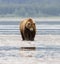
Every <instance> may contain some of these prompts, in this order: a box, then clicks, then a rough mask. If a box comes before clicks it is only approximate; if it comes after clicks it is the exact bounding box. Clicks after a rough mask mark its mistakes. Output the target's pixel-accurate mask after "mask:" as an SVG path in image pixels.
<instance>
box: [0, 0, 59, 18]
mask: <svg viewBox="0 0 60 64" xmlns="http://www.w3.org/2000/svg"><path fill="white" fill-rule="evenodd" d="M51 16H52V17H53V16H60V0H0V17H51Z"/></svg>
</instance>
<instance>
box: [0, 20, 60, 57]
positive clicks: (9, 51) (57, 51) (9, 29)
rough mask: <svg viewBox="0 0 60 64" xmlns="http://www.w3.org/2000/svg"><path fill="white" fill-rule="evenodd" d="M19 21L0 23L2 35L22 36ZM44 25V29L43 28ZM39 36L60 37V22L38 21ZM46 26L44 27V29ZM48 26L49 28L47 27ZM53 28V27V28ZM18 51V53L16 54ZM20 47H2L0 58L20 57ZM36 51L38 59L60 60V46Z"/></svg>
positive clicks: (44, 47)
mask: <svg viewBox="0 0 60 64" xmlns="http://www.w3.org/2000/svg"><path fill="white" fill-rule="evenodd" d="M19 24H20V22H19V21H0V35H20V31H19ZM41 25H42V28H41ZM36 26H37V35H49V34H52V35H60V29H59V28H60V21H55V22H53V21H51V22H50V21H49V22H47V21H43V22H42V21H36ZM43 26H44V27H43ZM45 26H47V27H45ZM51 26H52V27H51ZM16 51H17V52H16ZM19 51H20V47H18V46H15V47H14V46H0V58H1V57H7V56H8V57H20V54H19V53H18V52H19ZM35 51H39V52H37V53H36V54H35V56H34V57H36V58H43V57H45V56H51V57H54V58H55V57H56V58H60V46H57V45H56V46H52V45H49V46H46V45H45V46H42V47H41V46H39V47H36V50H35ZM29 52H30V51H29Z"/></svg>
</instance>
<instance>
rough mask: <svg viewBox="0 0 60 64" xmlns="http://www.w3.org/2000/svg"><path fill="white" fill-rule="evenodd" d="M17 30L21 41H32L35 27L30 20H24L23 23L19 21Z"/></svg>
mask: <svg viewBox="0 0 60 64" xmlns="http://www.w3.org/2000/svg"><path fill="white" fill-rule="evenodd" d="M19 28H20V32H21V35H22V39H23V40H28V41H33V40H34V37H35V34H36V25H35V23H34V21H33V20H32V19H31V18H28V19H24V20H23V21H21V23H20V27H19Z"/></svg>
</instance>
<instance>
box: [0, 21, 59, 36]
mask: <svg viewBox="0 0 60 64" xmlns="http://www.w3.org/2000/svg"><path fill="white" fill-rule="evenodd" d="M19 24H20V21H0V34H3V35H9V34H10V35H12V34H14V35H20V30H19ZM36 29H37V31H36V32H37V33H36V34H37V35H49V34H52V35H60V21H55V22H54V21H49V22H48V21H43V22H42V21H36Z"/></svg>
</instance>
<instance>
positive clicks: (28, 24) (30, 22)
mask: <svg viewBox="0 0 60 64" xmlns="http://www.w3.org/2000/svg"><path fill="white" fill-rule="evenodd" d="M25 27H26V28H27V29H29V30H30V31H33V30H34V28H35V23H34V22H33V20H32V19H28V20H27V22H26V24H25Z"/></svg>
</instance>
